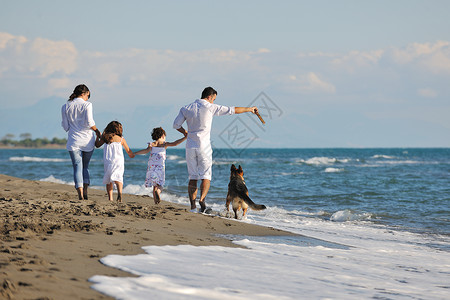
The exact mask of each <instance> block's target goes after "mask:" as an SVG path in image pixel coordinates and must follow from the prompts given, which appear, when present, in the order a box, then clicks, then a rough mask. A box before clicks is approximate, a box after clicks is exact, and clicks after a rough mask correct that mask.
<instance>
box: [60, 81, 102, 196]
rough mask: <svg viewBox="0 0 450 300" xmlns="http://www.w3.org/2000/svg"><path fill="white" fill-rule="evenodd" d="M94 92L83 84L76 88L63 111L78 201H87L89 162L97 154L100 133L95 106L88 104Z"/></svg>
mask: <svg viewBox="0 0 450 300" xmlns="http://www.w3.org/2000/svg"><path fill="white" fill-rule="evenodd" d="M90 97H91V92H90V91H89V89H88V87H87V86H86V85H84V84H80V85H78V86H76V87H75V89H74V91H73V93H72V95H70V98H69V100H68V101H67V103H66V104H64V105H63V107H62V108H61V114H62V122H61V125H62V127H63V128H64V130H65V131H66V132H68V138H67V150H68V151H69V154H70V158H71V159H72V165H73V179H74V181H75V189H76V190H77V192H78V199H80V200H82V199H86V200H87V199H88V194H87V189H88V186H89V184H90V180H89V169H88V168H89V161H90V160H91V156H92V154H93V153H94V147H95V135H94V132H95V133H96V134H97V136H100V135H101V134H100V131H99V130H98V129H97V127H96V126H95V122H94V118H93V116H92V103H90V102H88V99H89V98H90Z"/></svg>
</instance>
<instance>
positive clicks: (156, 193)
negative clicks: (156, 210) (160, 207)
mask: <svg viewBox="0 0 450 300" xmlns="http://www.w3.org/2000/svg"><path fill="white" fill-rule="evenodd" d="M154 200H155V204H159V203H160V202H161V198H160V196H159V193H158V192H155V199H154Z"/></svg>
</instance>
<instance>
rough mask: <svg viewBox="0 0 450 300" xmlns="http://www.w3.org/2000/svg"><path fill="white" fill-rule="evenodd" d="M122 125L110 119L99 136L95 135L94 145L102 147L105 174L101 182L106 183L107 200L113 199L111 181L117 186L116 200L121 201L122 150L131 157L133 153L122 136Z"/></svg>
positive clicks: (123, 164) (123, 163) (123, 169)
mask: <svg viewBox="0 0 450 300" xmlns="http://www.w3.org/2000/svg"><path fill="white" fill-rule="evenodd" d="M122 133H123V127H122V124H120V123H119V122H117V121H112V122H110V123H109V124H108V126H106V128H105V130H104V131H103V134H102V136H101V137H97V139H96V141H95V146H96V147H97V148H98V147H100V146H101V145H103V144H105V146H104V147H103V164H104V170H105V175H104V176H103V184H106V191H107V192H108V199H109V201H113V188H114V186H113V183H115V184H116V187H117V201H118V202H122V188H123V173H124V171H125V159H124V157H123V150H122V147H123V148H124V149H125V151H126V152H127V153H128V156H129V157H131V158H133V157H134V153H133V151H131V150H130V148H129V147H128V144H127V142H126V141H125V139H124V138H123V137H122Z"/></svg>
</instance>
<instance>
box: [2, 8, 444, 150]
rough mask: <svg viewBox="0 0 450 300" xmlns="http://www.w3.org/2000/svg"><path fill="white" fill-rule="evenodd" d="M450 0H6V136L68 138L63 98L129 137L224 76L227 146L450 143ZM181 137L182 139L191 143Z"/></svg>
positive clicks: (168, 124) (170, 135)
mask: <svg viewBox="0 0 450 300" xmlns="http://www.w3.org/2000/svg"><path fill="white" fill-rule="evenodd" d="M449 13H450V2H449V1H416V0H408V1H401V0H399V1H384V0H381V1H242V0H241V1H234V0H231V1H197V0H193V1H164V2H162V1H116V0H109V1H104V0H97V1H85V0H81V1H76V2H72V1H49V0H41V1H31V0H30V1H23V0H18V1H2V10H1V11H0V104H1V110H0V138H2V137H4V136H6V134H13V135H15V137H16V138H19V136H20V134H23V133H30V134H31V135H32V137H33V138H37V137H47V138H53V137H65V136H66V133H65V132H64V130H63V129H62V127H61V126H60V123H61V113H60V110H61V106H62V105H63V104H64V103H65V101H66V100H67V99H68V97H69V95H70V94H71V93H72V91H73V89H74V87H75V86H76V85H78V84H80V83H84V84H86V85H87V86H88V87H89V89H90V90H91V99H90V101H91V102H92V103H93V108H94V120H95V122H96V124H97V126H98V127H99V128H100V130H102V129H103V128H104V127H105V126H106V125H107V123H108V122H110V121H112V120H118V121H120V122H121V123H122V124H123V127H124V136H125V138H126V139H127V141H128V144H129V145H130V146H131V147H135V148H141V147H142V148H143V147H145V146H146V143H147V142H149V141H150V140H151V137H150V133H151V130H152V128H154V127H159V126H162V127H163V128H165V129H166V132H167V140H168V141H172V140H176V139H178V138H179V137H180V134H179V133H178V132H177V131H175V130H174V129H173V128H172V122H173V120H174V118H175V117H176V115H177V114H178V111H179V109H180V107H181V106H183V105H186V104H189V103H190V102H193V101H194V100H195V99H197V98H199V97H200V94H201V91H202V90H203V88H205V87H207V86H212V87H214V88H215V89H216V90H217V91H218V96H217V100H216V103H217V104H222V105H227V106H249V105H256V106H258V107H259V109H260V111H261V114H262V116H263V118H264V119H265V121H266V124H265V125H262V124H261V123H260V122H259V120H258V119H257V118H256V117H255V116H254V115H249V114H243V115H236V116H223V117H216V118H215V119H214V123H213V130H212V135H211V139H212V143H213V147H216V148H227V147H228V148H247V147H263V148H265V147H269V148H273V147H274V148H286V147H289V148H293V147H295V148H314V147H317V148H331V147H351V148H353V147H356V148H368V147H450V117H449V116H450V84H449V82H450V18H448V15H449ZM179 147H182V146H179Z"/></svg>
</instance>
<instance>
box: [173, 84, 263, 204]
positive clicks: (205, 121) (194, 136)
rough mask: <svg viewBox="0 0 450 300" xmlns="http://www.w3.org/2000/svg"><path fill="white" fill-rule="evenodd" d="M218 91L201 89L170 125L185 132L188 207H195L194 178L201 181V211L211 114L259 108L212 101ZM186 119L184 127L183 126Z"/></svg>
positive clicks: (208, 179) (209, 151) (206, 180)
mask: <svg viewBox="0 0 450 300" xmlns="http://www.w3.org/2000/svg"><path fill="white" fill-rule="evenodd" d="M216 96H217V91H216V90H214V89H213V88H212V87H207V88H205V89H204V90H203V92H202V98H201V99H197V100H195V101H194V102H193V103H191V104H188V105H186V106H184V107H182V108H181V109H180V112H179V114H178V116H177V117H176V118H175V121H174V122H173V128H175V129H176V130H178V131H179V132H181V133H182V134H184V135H185V136H187V141H186V163H187V167H188V173H189V185H188V194H189V201H190V202H191V211H193V212H195V210H196V203H195V202H196V199H197V181H198V180H201V181H202V182H201V184H200V193H201V195H200V200H199V204H200V212H204V211H205V209H206V204H205V198H206V195H207V194H208V191H209V186H210V183H211V176H212V148H211V124H212V120H213V117H214V116H223V115H233V114H241V113H245V112H252V113H254V114H256V113H257V112H258V109H257V108H256V106H253V107H233V106H232V107H228V106H222V105H218V104H214V100H216ZM184 121H186V124H187V127H188V128H187V129H188V131H186V130H185V129H184V128H183V126H182V125H183V123H184Z"/></svg>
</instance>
